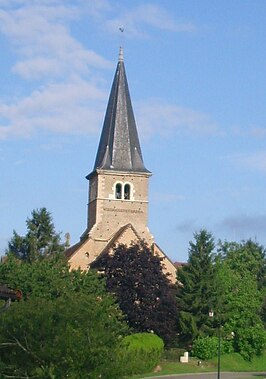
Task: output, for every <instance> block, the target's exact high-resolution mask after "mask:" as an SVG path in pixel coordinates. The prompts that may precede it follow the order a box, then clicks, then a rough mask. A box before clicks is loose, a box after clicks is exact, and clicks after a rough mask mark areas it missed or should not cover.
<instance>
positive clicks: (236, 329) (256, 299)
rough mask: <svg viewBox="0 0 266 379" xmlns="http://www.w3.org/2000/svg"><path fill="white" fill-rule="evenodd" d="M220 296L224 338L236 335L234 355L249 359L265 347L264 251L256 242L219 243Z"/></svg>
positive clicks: (218, 277)
mask: <svg viewBox="0 0 266 379" xmlns="http://www.w3.org/2000/svg"><path fill="white" fill-rule="evenodd" d="M219 250H220V252H222V254H221V255H220V257H219V259H217V263H216V267H217V292H218V294H219V303H218V304H219V309H218V313H219V314H220V316H219V317H220V320H221V324H222V327H223V334H224V336H225V337H226V336H229V335H230V334H231V333H233V335H234V341H233V342H234V348H235V351H237V352H240V353H241V354H242V355H243V356H244V357H245V358H246V359H251V358H252V356H254V355H258V354H260V353H261V351H262V350H263V349H264V348H265V346H266V332H265V327H264V325H263V311H262V310H263V299H264V298H265V277H264V275H265V251H264V249H263V247H262V246H260V245H258V244H257V243H255V242H252V241H251V240H249V241H246V242H245V241H244V242H241V243H235V242H224V243H221V242H220V247H219Z"/></svg>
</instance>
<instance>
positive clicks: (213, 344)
mask: <svg viewBox="0 0 266 379" xmlns="http://www.w3.org/2000/svg"><path fill="white" fill-rule="evenodd" d="M218 344H219V340H218V337H216V336H213V337H199V338H197V339H196V341H195V342H194V344H193V350H192V354H193V355H194V356H195V357H197V358H199V359H204V360H206V359H211V358H214V357H216V356H217V354H218ZM231 352H233V346H232V341H230V340H228V341H226V340H222V341H221V354H225V353H231Z"/></svg>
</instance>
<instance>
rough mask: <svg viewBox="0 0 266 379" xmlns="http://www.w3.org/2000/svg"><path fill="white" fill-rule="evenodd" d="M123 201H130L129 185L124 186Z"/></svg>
mask: <svg viewBox="0 0 266 379" xmlns="http://www.w3.org/2000/svg"><path fill="white" fill-rule="evenodd" d="M124 199H125V200H130V184H125V186H124Z"/></svg>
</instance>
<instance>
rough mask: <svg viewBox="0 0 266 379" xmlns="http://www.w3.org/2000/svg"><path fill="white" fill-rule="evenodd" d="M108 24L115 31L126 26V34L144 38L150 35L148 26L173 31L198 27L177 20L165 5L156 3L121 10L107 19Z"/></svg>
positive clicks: (189, 30)
mask: <svg viewBox="0 0 266 379" xmlns="http://www.w3.org/2000/svg"><path fill="white" fill-rule="evenodd" d="M106 26H107V28H108V29H109V30H111V31H113V32H114V31H117V30H118V28H119V27H121V26H124V27H125V33H126V36H129V37H144V38H145V37H147V36H148V33H147V31H146V30H145V27H146V26H150V27H154V28H157V29H160V30H167V31H171V32H191V31H194V30H195V29H196V27H195V25H194V24H192V23H191V22H187V23H179V22H177V21H176V20H174V19H173V17H172V15H171V14H170V13H169V12H167V11H166V10H165V9H164V8H163V7H159V6H157V5H154V4H142V5H140V6H138V7H136V8H133V9H131V10H126V11H124V12H121V14H120V15H119V16H118V17H115V18H112V19H109V20H108V21H106Z"/></svg>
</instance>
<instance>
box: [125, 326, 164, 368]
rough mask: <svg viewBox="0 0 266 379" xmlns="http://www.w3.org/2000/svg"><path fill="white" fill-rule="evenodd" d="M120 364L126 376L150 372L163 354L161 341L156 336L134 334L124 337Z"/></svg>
mask: <svg viewBox="0 0 266 379" xmlns="http://www.w3.org/2000/svg"><path fill="white" fill-rule="evenodd" d="M122 347H123V352H122V355H123V356H122V362H123V365H124V367H125V368H126V372H127V374H128V375H132V374H142V373H144V372H147V371H151V370H152V369H153V368H154V367H155V366H156V365H157V364H158V363H159V362H160V359H161V356H162V353H163V349H164V343H163V340H162V339H161V338H160V337H158V336H157V335H156V334H152V333H136V334H131V335H129V336H126V337H125V338H124V339H123V342H122Z"/></svg>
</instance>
